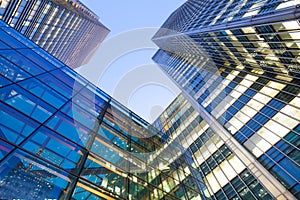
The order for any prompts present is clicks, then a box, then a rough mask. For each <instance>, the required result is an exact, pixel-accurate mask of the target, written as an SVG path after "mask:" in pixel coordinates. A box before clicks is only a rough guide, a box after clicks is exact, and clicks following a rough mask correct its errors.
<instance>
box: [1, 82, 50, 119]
mask: <svg viewBox="0 0 300 200" xmlns="http://www.w3.org/2000/svg"><path fill="white" fill-rule="evenodd" d="M0 99H1V100H2V101H4V102H6V103H7V104H9V105H11V106H12V107H14V108H15V109H17V110H19V111H21V112H23V113H25V114H27V115H28V116H31V117H32V118H34V119H36V120H38V121H39V122H44V121H45V120H46V119H47V118H48V117H49V116H50V115H51V114H52V113H54V111H55V109H54V108H53V107H51V106H50V105H47V104H46V103H45V102H43V101H42V100H41V99H38V98H37V97H35V96H33V95H32V94H30V93H28V92H27V91H25V90H23V89H22V88H20V87H19V86H17V85H13V86H8V87H5V88H1V89H0Z"/></svg>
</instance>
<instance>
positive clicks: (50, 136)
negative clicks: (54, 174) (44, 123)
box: [22, 127, 86, 173]
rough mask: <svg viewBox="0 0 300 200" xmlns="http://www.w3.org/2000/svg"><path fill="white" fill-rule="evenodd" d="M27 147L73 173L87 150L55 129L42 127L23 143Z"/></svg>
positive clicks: (76, 170)
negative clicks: (55, 131) (54, 130)
mask: <svg viewBox="0 0 300 200" xmlns="http://www.w3.org/2000/svg"><path fill="white" fill-rule="evenodd" d="M22 146H23V147H24V148H25V149H27V150H29V151H31V152H32V153H34V154H36V155H37V156H40V157H42V158H44V159H46V160H48V161H49V162H52V163H54V164H56V165H58V166H60V167H63V168H64V169H66V170H70V171H72V172H73V173H75V172H78V170H79V169H78V168H77V166H78V165H79V164H80V162H82V158H83V156H84V155H85V154H86V151H84V149H82V147H80V146H78V145H76V144H74V143H72V142H71V141H69V140H67V139H66V138H63V137H62V136H60V135H58V134H56V133H54V132H53V131H51V130H49V129H47V128H45V127H42V128H40V129H39V130H38V131H37V132H36V133H34V134H33V135H32V136H31V137H30V138H29V139H28V140H27V141H26V142H25V143H24V144H23V145H22Z"/></svg>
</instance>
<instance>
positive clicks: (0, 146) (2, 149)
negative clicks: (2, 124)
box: [0, 130, 14, 160]
mask: <svg viewBox="0 0 300 200" xmlns="http://www.w3.org/2000/svg"><path fill="white" fill-rule="evenodd" d="M0 134H1V130H0ZM1 138H2V136H1ZM13 148H14V147H13V146H12V145H10V144H8V143H6V142H4V141H2V140H1V139H0V160H2V158H3V157H4V156H6V155H7V154H8V153H9V152H10V151H11V150H12V149H13Z"/></svg>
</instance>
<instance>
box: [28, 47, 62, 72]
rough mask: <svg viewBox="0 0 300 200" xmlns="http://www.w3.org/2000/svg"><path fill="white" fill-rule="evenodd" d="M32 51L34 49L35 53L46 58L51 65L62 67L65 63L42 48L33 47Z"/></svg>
mask: <svg viewBox="0 0 300 200" xmlns="http://www.w3.org/2000/svg"><path fill="white" fill-rule="evenodd" d="M32 51H34V52H35V53H37V54H38V55H40V56H41V57H43V58H44V59H45V60H47V61H48V62H50V63H51V64H52V65H54V66H56V67H58V68H61V67H64V66H65V65H64V64H63V63H62V62H60V61H59V60H57V59H56V58H54V57H53V56H51V55H49V54H48V53H47V52H46V51H45V50H43V49H42V48H33V49H32Z"/></svg>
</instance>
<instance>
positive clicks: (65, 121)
mask: <svg viewBox="0 0 300 200" xmlns="http://www.w3.org/2000/svg"><path fill="white" fill-rule="evenodd" d="M46 125H47V126H48V127H49V128H51V129H52V130H54V131H57V132H58V133H60V134H62V135H63V136H65V137H67V138H69V139H70V140H72V141H74V142H76V143H77V144H79V145H82V146H85V145H86V144H87V142H88V141H89V140H90V139H91V137H92V136H93V135H94V132H92V130H91V129H89V128H87V127H85V126H83V125H82V124H80V123H78V122H76V121H74V119H72V118H71V117H69V116H67V115H65V114H63V113H61V112H58V113H56V115H55V116H53V117H52V118H51V119H50V120H49V121H48V122H47V123H46Z"/></svg>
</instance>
